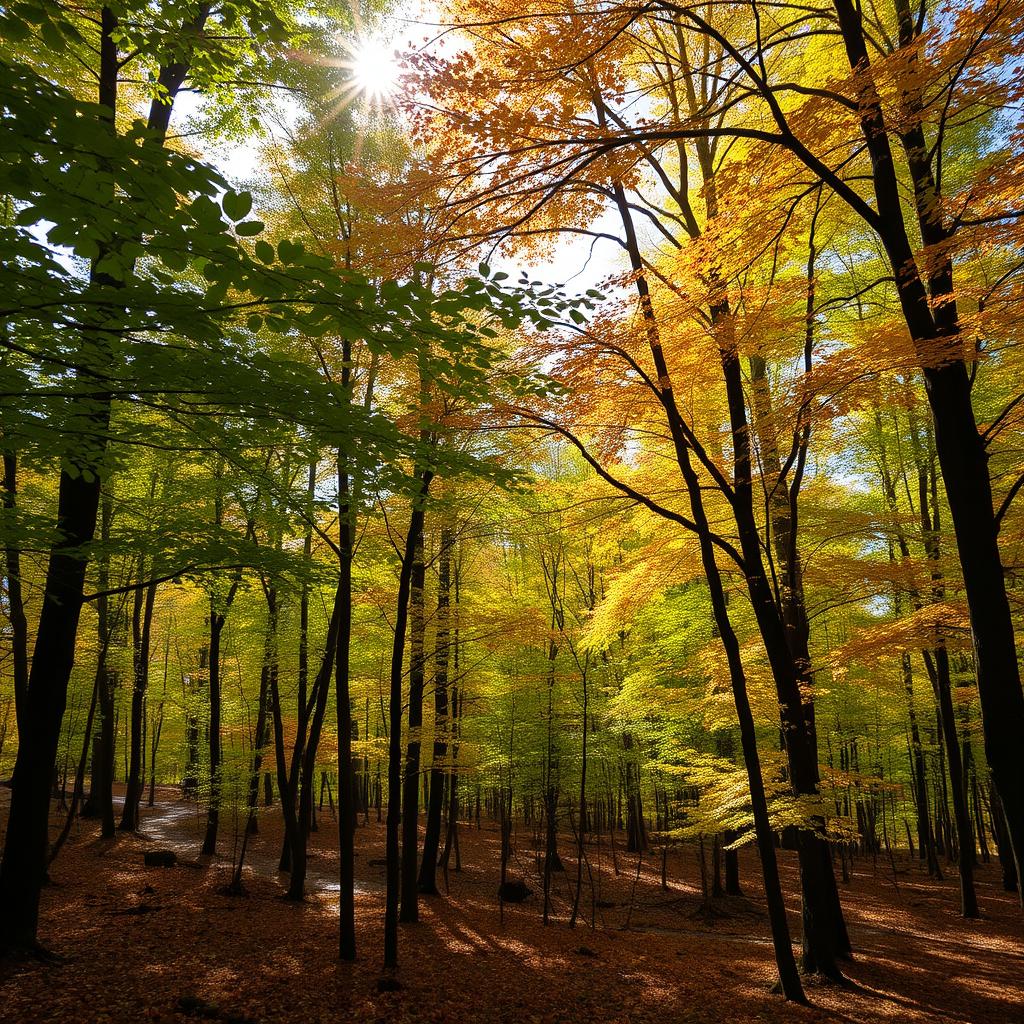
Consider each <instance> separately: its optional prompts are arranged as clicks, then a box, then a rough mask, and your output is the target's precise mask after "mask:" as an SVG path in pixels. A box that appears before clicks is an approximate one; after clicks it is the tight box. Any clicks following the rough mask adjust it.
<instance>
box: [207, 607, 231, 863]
mask: <svg viewBox="0 0 1024 1024" xmlns="http://www.w3.org/2000/svg"><path fill="white" fill-rule="evenodd" d="M225 619H226V616H225V615H222V614H220V613H219V612H218V611H217V610H216V605H215V603H214V600H213V598H211V599H210V668H209V673H210V689H209V693H210V738H209V749H210V803H209V806H208V808H207V812H206V833H205V835H204V836H203V848H202V853H203V854H205V855H207V856H212V855H213V854H214V853H216V852H217V830H218V828H219V826H220V793H221V750H220V711H221V700H220V641H221V634H222V633H223V630H224V622H225Z"/></svg>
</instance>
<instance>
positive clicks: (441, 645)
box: [418, 526, 454, 894]
mask: <svg viewBox="0 0 1024 1024" xmlns="http://www.w3.org/2000/svg"><path fill="white" fill-rule="evenodd" d="M453 543H454V536H453V533H452V530H451V527H450V526H442V527H441V550H440V552H439V555H438V569H437V576H438V581H437V614H436V617H435V622H436V630H435V641H434V750H433V758H432V760H431V764H430V800H429V802H428V805H427V829H426V834H425V836H424V839H423V861H422V863H421V865H420V875H419V881H418V887H419V891H420V892H423V893H430V894H436V893H437V861H438V857H437V854H438V848H439V846H440V844H441V811H442V809H443V805H444V789H445V787H444V780H445V760H446V758H447V756H448V732H449V726H448V723H449V711H448V649H449V644H450V642H451V633H450V628H449V605H450V594H451V555H452V545H453Z"/></svg>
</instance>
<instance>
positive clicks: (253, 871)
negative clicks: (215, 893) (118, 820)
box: [114, 787, 381, 906]
mask: <svg viewBox="0 0 1024 1024" xmlns="http://www.w3.org/2000/svg"><path fill="white" fill-rule="evenodd" d="M159 793H160V795H159V797H158V798H157V799H156V800H155V801H154V805H153V806H152V807H149V806H144V807H142V808H141V809H140V811H141V819H142V824H141V829H140V831H139V838H140V839H142V840H143V841H145V842H147V843H148V844H149V845H150V847H151V848H153V849H169V850H173V851H174V852H175V854H176V855H177V857H178V859H179V860H181V861H183V862H193V863H196V864H201V865H204V866H207V865H208V866H209V867H211V868H213V869H214V870H217V871H224V870H229V869H232V868H233V867H234V864H235V858H236V857H237V856H238V852H239V850H240V848H241V843H242V835H241V826H240V825H238V824H237V823H236V822H235V821H234V820H232V819H231V818H230V817H229V818H228V820H227V822H226V824H227V826H228V827H227V828H225V830H224V833H223V838H224V842H223V843H222V845H221V852H220V853H219V854H218V855H216V856H215V857H213V858H201V857H199V854H198V851H199V847H200V845H201V844H202V836H203V828H204V827H205V825H206V813H205V810H204V808H203V807H202V806H201V805H200V804H199V803H197V802H196V801H194V800H189V799H187V798H185V797H182V796H180V795H177V793H176V790H175V788H174V787H161V789H160V791H159ZM123 804H124V797H123V794H122V795H119V796H117V797H115V799H114V806H115V808H116V810H117V813H118V816H120V811H121V807H122V806H123ZM236 825H237V827H236ZM322 827H324V828H331V829H334V828H337V823H336V822H335V820H334V819H333V818H331V816H330V815H329V814H328V815H327V817H326V818H325V820H324V821H323V823H322ZM279 861H280V849H278V851H277V853H276V854H275V853H274V850H273V848H272V847H271V846H270V845H269V844H265V843H260V842H253V840H252V837H250V841H249V844H248V846H247V848H246V851H245V860H244V864H243V867H242V881H243V883H245V882H247V881H250V880H251V879H253V878H254V877H256V876H258V877H260V878H262V879H267V880H272V881H276V882H278V883H282V884H285V885H286V884H287V877H288V876H287V873H286V872H282V871H280V870H279V869H278V864H279ZM380 888H381V887H380V886H379V885H375V884H372V883H364V882H361V881H359V880H358V879H357V880H356V885H355V891H356V892H357V893H360V892H367V891H370V890H373V889H380ZM338 889H339V882H338V875H337V869H336V868H335V869H334V870H333V873H332V871H331V870H329V869H328V868H327V867H326V866H325V865H324V864H323V863H322V861H321V857H320V854H319V853H318V851H317V850H316V849H312V848H311V849H310V851H309V862H308V864H307V867H306V891H307V893H308V894H310V895H314V896H323V897H327V898H330V899H331V900H332V902H333V903H334V905H335V906H336V905H337V893H338Z"/></svg>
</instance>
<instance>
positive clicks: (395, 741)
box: [384, 469, 434, 969]
mask: <svg viewBox="0 0 1024 1024" xmlns="http://www.w3.org/2000/svg"><path fill="white" fill-rule="evenodd" d="M433 476H434V474H433V472H432V471H431V470H429V469H427V470H423V471H422V473H421V474H418V475H417V483H418V488H417V493H416V494H415V495H414V497H413V500H412V510H411V515H410V517H409V532H408V534H407V535H406V539H405V548H404V550H403V552H402V568H401V571H400V573H399V576H398V594H397V595H396V599H395V637H394V644H393V646H392V649H391V674H390V694H389V705H390V706H389V710H388V719H389V736H388V811H387V840H386V847H387V849H386V858H387V868H386V892H385V901H384V967H385V968H386V969H393V968H395V967H397V966H398V900H399V856H400V854H399V843H398V826H399V821H400V819H401V816H402V665H403V663H404V661H405V625H406V621H407V619H408V610H409V590H410V581H411V578H412V566H413V561H414V559H415V554H416V540H417V538H418V537H420V536H421V535H422V533H423V513H424V505H425V504H426V500H427V495H428V493H429V491H430V481H431V480H432V479H433Z"/></svg>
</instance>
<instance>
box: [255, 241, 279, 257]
mask: <svg viewBox="0 0 1024 1024" xmlns="http://www.w3.org/2000/svg"><path fill="white" fill-rule="evenodd" d="M255 251H256V259H258V260H262V261H263V262H264V263H273V262H274V260H275V258H276V256H277V254H276V253H275V252H274V247H273V246H272V245H271V244H270V243H269V242H265V241H264V240H263V239H262V238H261V239H260V240H259V241H258V242H257V243H256V247H255Z"/></svg>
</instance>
